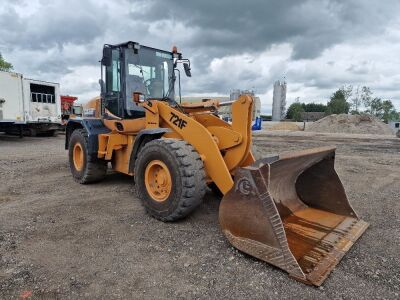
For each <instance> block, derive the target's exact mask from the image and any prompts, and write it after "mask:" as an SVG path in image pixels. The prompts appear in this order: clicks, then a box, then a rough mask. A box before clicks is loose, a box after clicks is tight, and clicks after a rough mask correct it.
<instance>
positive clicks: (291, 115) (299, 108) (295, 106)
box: [286, 101, 304, 122]
mask: <svg viewBox="0 0 400 300" xmlns="http://www.w3.org/2000/svg"><path fill="white" fill-rule="evenodd" d="M302 112H304V108H303V104H302V103H300V102H299V101H296V102H294V103H292V104H291V105H290V106H289V108H288V110H287V112H286V118H287V119H291V120H295V121H297V122H300V121H301V120H302V119H301V113H302Z"/></svg>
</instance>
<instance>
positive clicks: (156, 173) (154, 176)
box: [144, 160, 172, 202]
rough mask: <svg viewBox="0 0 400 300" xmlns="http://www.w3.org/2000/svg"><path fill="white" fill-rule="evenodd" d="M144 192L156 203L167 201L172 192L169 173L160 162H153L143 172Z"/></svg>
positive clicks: (165, 166)
mask: <svg viewBox="0 0 400 300" xmlns="http://www.w3.org/2000/svg"><path fill="white" fill-rule="evenodd" d="M144 182H145V184H146V190H147V192H148V193H149V195H150V196H151V198H153V199H154V200H155V201H157V202H162V201H165V200H167V198H168V196H169V195H170V193H171V190H172V178H171V173H170V172H169V169H168V167H167V165H166V164H165V163H163V162H162V161H161V160H153V161H151V162H150V163H149V164H148V165H147V166H146V170H145V172H144Z"/></svg>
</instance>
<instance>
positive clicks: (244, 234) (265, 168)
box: [219, 147, 368, 286]
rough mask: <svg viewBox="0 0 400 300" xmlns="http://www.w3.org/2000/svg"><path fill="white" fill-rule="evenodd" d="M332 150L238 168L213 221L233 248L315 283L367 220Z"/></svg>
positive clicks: (270, 160)
mask: <svg viewBox="0 0 400 300" xmlns="http://www.w3.org/2000/svg"><path fill="white" fill-rule="evenodd" d="M334 160H335V148H334V147H322V148H315V149H309V150H305V151H299V152H293V153H286V154H283V155H280V156H276V157H267V158H264V159H260V160H258V161H256V162H255V163H253V164H252V165H251V166H248V167H244V168H239V169H237V171H236V173H235V183H234V186H233V188H232V189H231V190H230V191H229V192H228V193H227V194H226V195H225V196H224V198H223V199H222V201H221V205H220V210H219V221H220V224H221V227H222V230H223V232H224V234H225V235H226V237H227V238H228V240H229V242H230V243H231V244H232V245H233V246H234V247H236V248H237V249H239V250H241V251H243V252H245V253H247V254H250V255H252V256H254V257H257V258H258V259H261V260H264V261H266V262H269V263H270V264H272V265H275V266H276V267H278V268H281V269H283V270H285V271H286V272H288V273H289V275H290V276H291V277H294V278H295V279H297V280H300V281H302V282H304V283H307V284H312V285H316V286H320V285H321V284H322V283H323V282H324V280H325V279H326V277H327V276H328V275H329V273H330V272H331V270H332V269H333V268H334V267H335V266H336V264H337V263H338V262H339V261H340V259H341V258H342V257H343V256H344V254H345V253H346V252H347V251H348V250H349V249H350V248H351V246H352V245H353V243H354V242H355V241H356V240H357V239H358V238H359V237H360V236H361V235H362V234H363V232H364V231H365V230H366V229H367V227H368V224H367V223H366V222H364V221H362V220H360V219H359V218H358V217H357V214H356V213H355V212H354V210H353V208H352V207H351V205H350V203H349V201H348V200H347V197H346V193H345V191H344V188H343V185H342V183H341V181H340V179H339V177H338V175H337V173H336V171H335V169H334Z"/></svg>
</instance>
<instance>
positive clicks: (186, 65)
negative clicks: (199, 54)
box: [183, 63, 192, 77]
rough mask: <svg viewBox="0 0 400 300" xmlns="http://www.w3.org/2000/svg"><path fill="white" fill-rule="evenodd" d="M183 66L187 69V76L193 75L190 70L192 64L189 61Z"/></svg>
mask: <svg viewBox="0 0 400 300" xmlns="http://www.w3.org/2000/svg"><path fill="white" fill-rule="evenodd" d="M183 68H184V69H185V74H186V76H187V77H192V73H191V72H190V70H191V69H190V66H189V64H188V63H184V64H183Z"/></svg>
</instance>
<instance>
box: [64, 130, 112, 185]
mask: <svg viewBox="0 0 400 300" xmlns="http://www.w3.org/2000/svg"><path fill="white" fill-rule="evenodd" d="M87 144H88V135H87V132H86V130H85V129H76V130H74V131H73V132H72V134H71V137H70V140H69V145H68V155H69V167H70V169H71V173H72V176H73V178H74V180H75V181H76V182H79V183H82V184H85V183H92V182H97V181H100V180H102V179H103V178H104V177H105V176H106V173H107V161H105V160H101V159H98V158H97V156H95V155H92V154H89V153H88V150H87V149H88V147H87Z"/></svg>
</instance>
